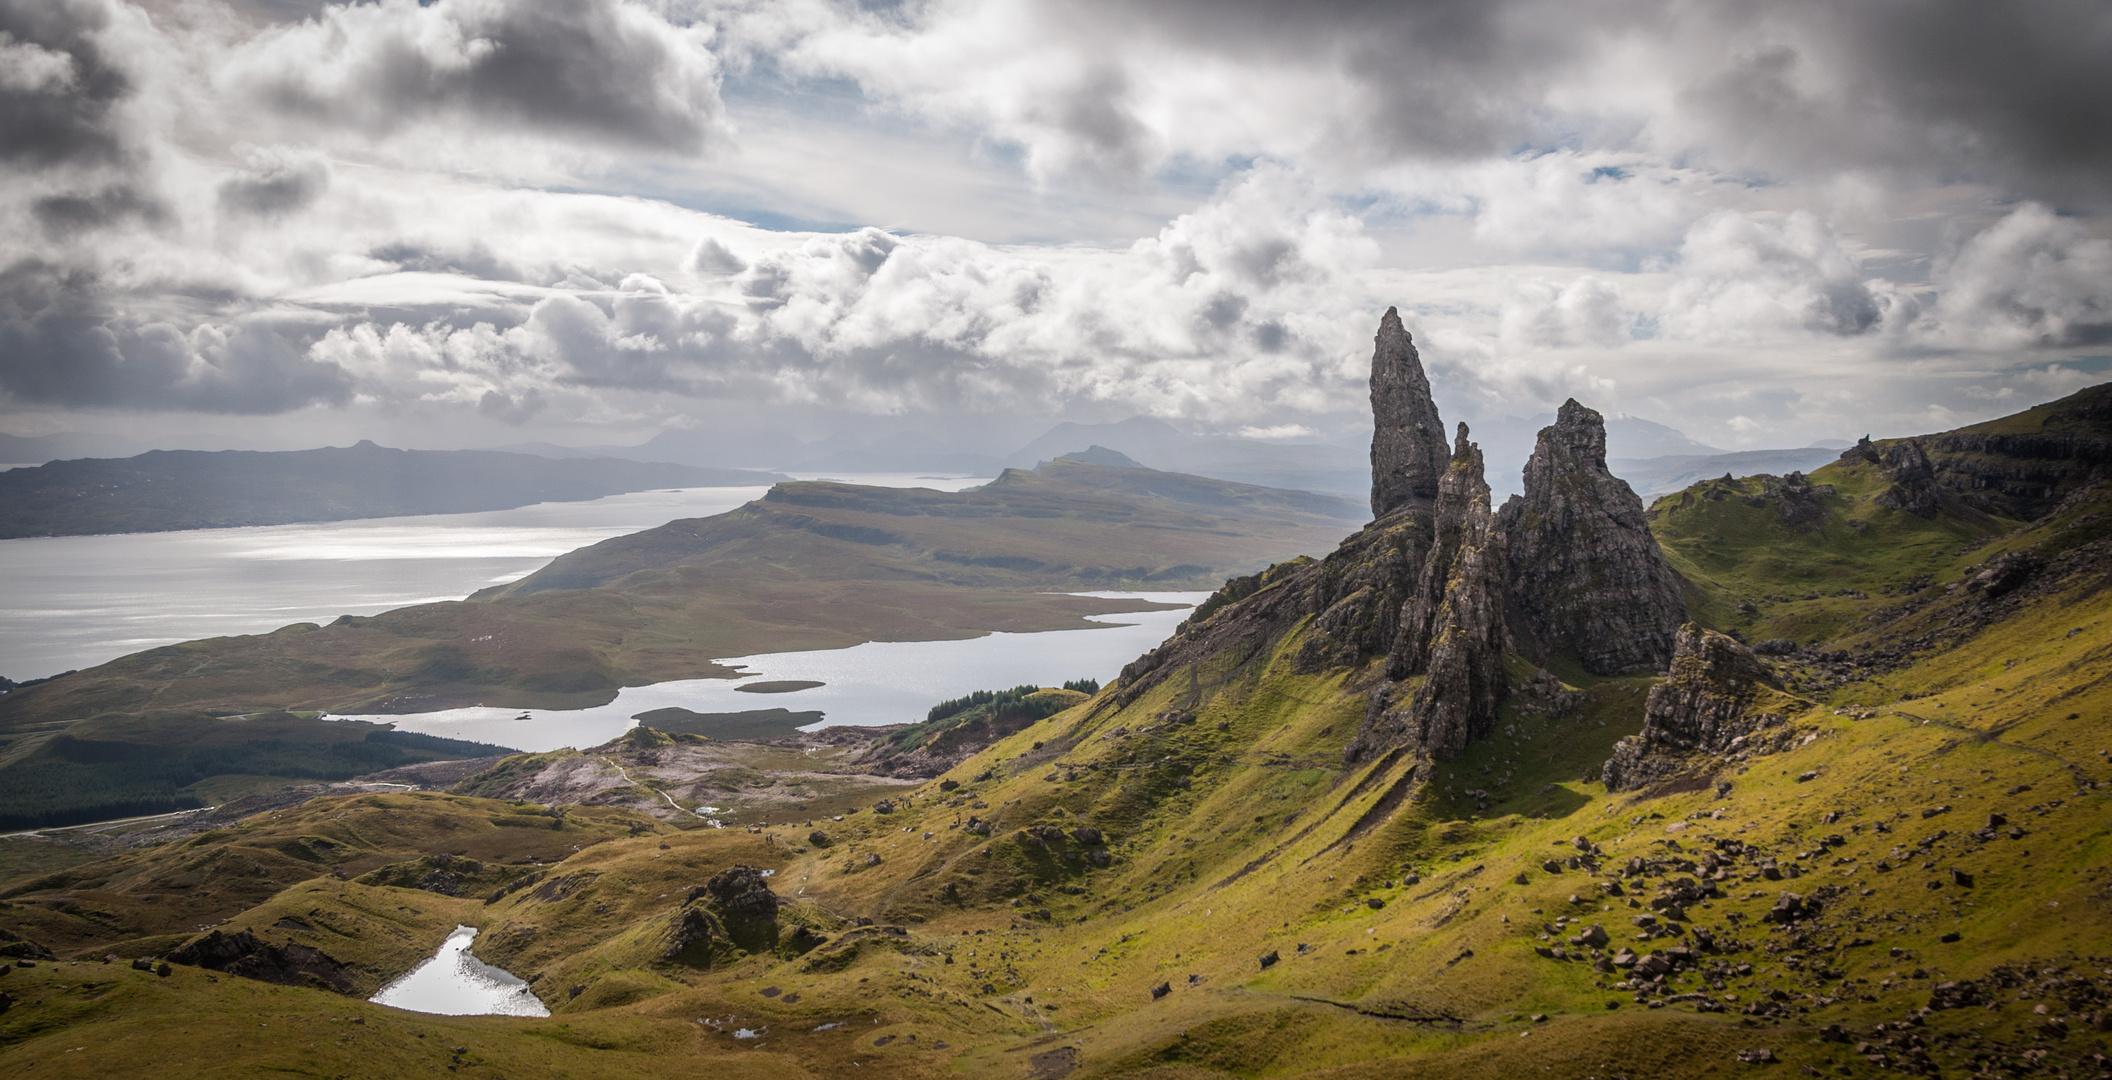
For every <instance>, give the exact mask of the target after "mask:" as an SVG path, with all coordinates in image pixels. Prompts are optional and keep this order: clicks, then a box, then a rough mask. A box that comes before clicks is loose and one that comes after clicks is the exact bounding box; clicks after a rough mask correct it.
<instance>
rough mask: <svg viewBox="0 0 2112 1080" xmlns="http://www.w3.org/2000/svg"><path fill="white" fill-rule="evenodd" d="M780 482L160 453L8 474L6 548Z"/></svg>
mask: <svg viewBox="0 0 2112 1080" xmlns="http://www.w3.org/2000/svg"><path fill="white" fill-rule="evenodd" d="M783 479H787V478H786V477H784V476H780V475H778V474H776V473H766V472H749V471H744V470H740V469H714V468H697V467H694V466H689V465H673V464H667V463H664V462H663V463H652V462H638V461H624V460H620V459H616V458H587V459H576V460H565V461H560V460H555V459H552V458H546V457H538V456H535V455H532V454H506V453H495V452H492V451H488V450H391V449H389V448H387V447H382V446H376V445H374V444H373V443H371V442H364V441H363V442H361V443H359V444H358V445H356V446H350V447H341V448H340V447H325V448H323V449H320V450H288V451H273V452H263V451H252V450H222V451H218V452H212V453H208V452H204V451H198V450H154V451H150V452H148V453H145V454H141V455H139V456H137V457H130V458H114V459H113V458H81V459H77V460H72V461H54V462H50V463H48V464H45V465H40V466H37V467H34V468H18V469H11V470H9V471H7V472H0V538H12V537H22V536H83V535H88V534H93V533H126V532H167V531H172V530H176V529H211V528H225V527H229V526H237V525H285V524H292V523H294V522H306V521H343V520H348V519H352V518H372V517H395V516H398V515H403V514H458V513H468V512H471V511H477V510H506V509H510V508H512V507H516V506H527V505H529V504H531V503H539V502H574V501H579V500H585V499H598V498H602V497H603V496H607V495H617V494H621V493H624V492H630V491H647V490H651V489H653V488H666V487H730V486H741V485H749V484H755V485H763V484H771V483H775V482H777V481H779V480H783Z"/></svg>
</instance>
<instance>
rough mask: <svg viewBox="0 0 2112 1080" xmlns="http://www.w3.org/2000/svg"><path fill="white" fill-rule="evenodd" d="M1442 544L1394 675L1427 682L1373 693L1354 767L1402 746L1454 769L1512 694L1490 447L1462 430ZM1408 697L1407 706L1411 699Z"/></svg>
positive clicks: (1402, 637) (1427, 570)
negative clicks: (1486, 468)
mask: <svg viewBox="0 0 2112 1080" xmlns="http://www.w3.org/2000/svg"><path fill="white" fill-rule="evenodd" d="M1433 533H1434V535H1435V542H1434V543H1433V544H1432V546H1431V548H1430V552H1429V555H1428V556H1427V557H1426V559H1425V561H1424V563H1423V569H1422V572H1421V574H1420V575H1418V578H1417V583H1416V588H1415V591H1414V592H1413V593H1412V594H1411V595H1410V596H1409V597H1408V599H1407V602H1406V603H1405V604H1404V605H1403V607H1402V611H1401V617H1400V620H1399V628H1398V630H1397V631H1396V633H1395V636H1394V642H1393V647H1392V649H1391V650H1390V652H1389V653H1388V655H1387V674H1388V676H1389V677H1390V678H1391V679H1393V680H1400V679H1406V678H1409V677H1412V676H1415V675H1422V676H1424V678H1423V681H1422V682H1421V683H1419V684H1416V685H1415V686H1414V688H1413V691H1412V692H1410V693H1407V694H1405V695H1404V694H1403V693H1402V690H1403V689H1405V688H1404V687H1403V686H1402V684H1400V683H1399V682H1388V683H1387V684H1384V685H1382V686H1381V687H1380V688H1379V689H1377V690H1375V691H1374V692H1373V693H1372V696H1371V699H1370V703H1369V705H1368V706H1367V708H1366V711H1365V718H1364V726H1363V728H1362V729H1361V730H1359V731H1358V733H1357V738H1356V739H1355V740H1354V741H1352V743H1351V744H1350V746H1349V748H1348V750H1347V752H1346V756H1347V757H1348V759H1349V760H1350V761H1352V762H1355V761H1359V760H1362V759H1364V758H1366V757H1370V756H1374V755H1375V754H1377V753H1379V752H1381V751H1383V750H1385V749H1389V748H1392V747H1395V746H1406V747H1409V748H1410V749H1412V750H1413V751H1414V752H1415V753H1416V754H1417V756H1419V757H1423V758H1427V759H1430V760H1436V761H1449V760H1452V759H1453V758H1456V757H1458V756H1459V755H1460V753H1461V752H1463V751H1464V750H1465V749H1466V747H1467V744H1468V743H1469V742H1472V741H1474V740H1476V739H1480V738H1484V737H1486V736H1487V735H1488V733H1489V732H1490V731H1493V730H1494V729H1495V726H1496V709H1497V707H1498V706H1500V705H1501V704H1502V703H1503V695H1504V689H1505V683H1504V671H1503V652H1504V647H1505V646H1506V644H1508V642H1507V639H1506V635H1505V633H1504V620H1503V611H1504V600H1503V590H1504V581H1503V578H1504V571H1505V567H1506V562H1505V559H1504V554H1503V534H1502V532H1501V530H1499V529H1497V528H1496V525H1495V516H1494V515H1493V514H1491V513H1490V512H1489V485H1488V483H1487V481H1486V480H1485V479H1484V477H1483V472H1482V459H1481V448H1480V447H1478V446H1476V445H1474V444H1473V443H1471V442H1468V441H1467V425H1465V424H1461V425H1459V439H1458V443H1457V445H1456V446H1455V448H1454V449H1453V452H1452V460H1451V464H1450V465H1449V466H1448V467H1447V468H1446V470H1445V475H1444V477H1443V479H1442V480H1441V481H1440V482H1439V485H1438V493H1437V503H1436V507H1435V514H1434V515H1433ZM1404 697H1405V700H1403V698H1404Z"/></svg>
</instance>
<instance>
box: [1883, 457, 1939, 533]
mask: <svg viewBox="0 0 2112 1080" xmlns="http://www.w3.org/2000/svg"><path fill="white" fill-rule="evenodd" d="M1879 460H1880V462H1881V463H1882V464H1883V466H1884V470H1885V476H1886V477H1887V478H1889V479H1890V480H1891V481H1892V486H1891V487H1888V488H1886V489H1885V490H1883V491H1881V492H1878V494H1877V505H1879V506H1885V507H1890V508H1891V509H1894V510H1904V511H1906V512H1907V513H1909V514H1912V515H1914V516H1915V517H1920V518H1933V517H1935V516H1936V514H1937V512H1938V511H1940V510H1942V509H1943V503H1944V492H1943V490H1942V489H1941V488H1939V487H1937V486H1936V466H1935V464H1934V463H1932V462H1930V461H1929V455H1928V452H1927V451H1925V450H1923V449H1922V448H1921V442H1920V440H1918V439H1908V440H1907V441H1905V442H1903V443H1900V444H1899V445H1898V446H1892V447H1887V448H1886V449H1885V451H1884V453H1883V455H1882V456H1881V457H1880V459H1879Z"/></svg>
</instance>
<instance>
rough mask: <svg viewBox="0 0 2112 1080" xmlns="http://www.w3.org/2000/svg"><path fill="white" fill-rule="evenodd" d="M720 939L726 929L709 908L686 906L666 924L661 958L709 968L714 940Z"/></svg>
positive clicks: (715, 944) (713, 950) (714, 949)
mask: <svg viewBox="0 0 2112 1080" xmlns="http://www.w3.org/2000/svg"><path fill="white" fill-rule="evenodd" d="M723 940H725V930H724V928H723V927H721V926H720V925H719V923H718V920H717V919H714V918H712V917H711V912H709V911H707V910H705V909H704V908H701V907H685V908H683V909H682V910H681V912H679V913H678V914H676V916H675V918H674V922H673V923H671V924H670V925H669V926H668V928H667V947H666V948H665V949H663V950H661V953H660V959H662V960H665V961H667V962H668V963H671V964H681V965H683V966H684V967H693V968H708V967H710V966H711V961H712V956H713V954H714V953H715V952H716V951H717V948H716V946H717V944H718V943H719V942H720V941H723Z"/></svg>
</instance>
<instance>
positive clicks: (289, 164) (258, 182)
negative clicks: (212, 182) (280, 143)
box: [218, 148, 330, 218]
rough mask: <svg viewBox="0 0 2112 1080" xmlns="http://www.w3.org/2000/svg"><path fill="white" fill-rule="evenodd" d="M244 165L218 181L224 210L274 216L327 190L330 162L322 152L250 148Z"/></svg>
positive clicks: (248, 214)
mask: <svg viewBox="0 0 2112 1080" xmlns="http://www.w3.org/2000/svg"><path fill="white" fill-rule="evenodd" d="M248 157H249V162H248V165H247V167H246V168H244V169H242V170H241V171H240V172H237V173H235V174H234V175H233V176H230V177H228V178H227V179H225V180H222V181H220V185H219V188H218V191H219V195H218V202H219V205H220V209H221V210H222V211H223V212H226V213H229V214H234V215H238V216H246V217H257V218H277V217H282V216H284V215H286V214H291V213H294V212H295V211H298V210H301V209H303V208H305V207H307V206H308V205H309V204H310V203H313V202H314V201H315V200H317V199H319V198H321V197H322V196H323V193H324V192H326V191H328V190H329V189H330V162H329V160H328V159H326V158H324V157H323V156H322V155H320V154H317V153H313V152H302V151H299V150H294V149H290V148H274V149H269V150H259V149H252V150H251V151H250V152H249V154H248Z"/></svg>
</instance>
